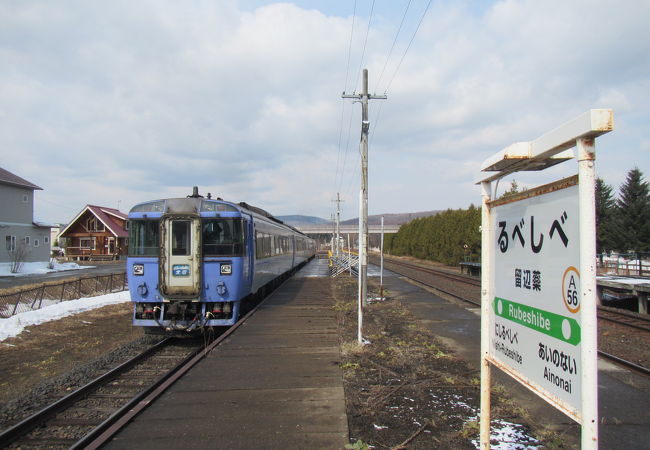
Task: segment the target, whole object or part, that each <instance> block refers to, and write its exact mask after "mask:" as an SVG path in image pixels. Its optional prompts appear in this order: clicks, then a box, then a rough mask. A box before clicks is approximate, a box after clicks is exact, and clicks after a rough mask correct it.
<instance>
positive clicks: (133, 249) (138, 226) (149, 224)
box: [129, 220, 159, 256]
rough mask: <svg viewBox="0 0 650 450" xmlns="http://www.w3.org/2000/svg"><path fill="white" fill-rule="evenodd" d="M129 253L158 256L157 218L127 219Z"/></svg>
mask: <svg viewBox="0 0 650 450" xmlns="http://www.w3.org/2000/svg"><path fill="white" fill-rule="evenodd" d="M129 222H130V224H129V255H130V256H158V233H159V231H158V228H159V227H158V225H159V221H158V220H130V221H129Z"/></svg>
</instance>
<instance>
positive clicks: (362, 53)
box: [357, 0, 375, 80]
mask: <svg viewBox="0 0 650 450" xmlns="http://www.w3.org/2000/svg"><path fill="white" fill-rule="evenodd" d="M374 10H375V0H372V6H371V7H370V17H368V28H367V29H366V39H365V40H364V41H363V51H362V52H361V61H359V72H358V75H357V80H359V79H361V68H362V67H363V59H364V58H365V56H366V44H367V43H368V34H370V23H371V22H372V13H373V11H374Z"/></svg>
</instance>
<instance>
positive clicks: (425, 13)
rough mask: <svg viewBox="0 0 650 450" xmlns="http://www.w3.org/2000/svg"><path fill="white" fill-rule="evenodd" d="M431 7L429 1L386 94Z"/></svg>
mask: <svg viewBox="0 0 650 450" xmlns="http://www.w3.org/2000/svg"><path fill="white" fill-rule="evenodd" d="M429 6H431V0H429V3H427V7H426V8H425V9H424V12H423V13H422V17H420V22H418V26H417V28H416V29H415V32H414V33H413V36H411V40H410V41H409V45H408V46H406V50H405V51H404V54H403V55H402V58H401V59H400V60H399V64H398V65H397V68H396V69H395V73H393V77H392V78H391V79H390V81H389V83H388V85H387V86H386V89H385V90H384V94H386V93H387V92H388V89H390V85H391V84H393V80H395V76H396V75H397V72H398V71H399V68H400V67H401V66H402V62H403V61H404V58H405V57H406V54H407V53H408V51H409V49H410V48H411V44H412V43H413V39H415V35H416V34H418V30H419V29H420V25H422V21H424V16H426V15H427V11H429Z"/></svg>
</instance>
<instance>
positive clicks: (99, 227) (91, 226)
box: [86, 216, 106, 231]
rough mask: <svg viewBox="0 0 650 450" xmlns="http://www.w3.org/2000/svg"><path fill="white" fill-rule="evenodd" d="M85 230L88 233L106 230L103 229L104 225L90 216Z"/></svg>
mask: <svg viewBox="0 0 650 450" xmlns="http://www.w3.org/2000/svg"><path fill="white" fill-rule="evenodd" d="M86 230H88V231H105V230H106V228H105V227H104V224H103V223H102V221H101V220H99V219H97V217H95V216H92V217H89V218H88V219H87V220H86Z"/></svg>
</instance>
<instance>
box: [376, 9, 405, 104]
mask: <svg viewBox="0 0 650 450" xmlns="http://www.w3.org/2000/svg"><path fill="white" fill-rule="evenodd" d="M411 1H412V0H409V2H408V4H407V5H406V9H405V10H404V15H403V16H402V21H401V22H400V24H399V28H398V29H397V33H395V39H393V45H391V46H390V50H389V51H388V56H387V57H386V62H385V63H384V67H383V68H382V69H381V72H380V73H379V78H378V79H377V84H376V85H375V92H377V88H379V83H381V79H382V77H383V76H384V71H385V70H386V66H387V65H388V61H389V60H390V56H391V55H392V54H393V49H394V48H395V43H396V42H397V37H398V36H399V33H400V31H401V30H402V25H404V19H406V13H407V12H408V11H409V7H410V6H411Z"/></svg>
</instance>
